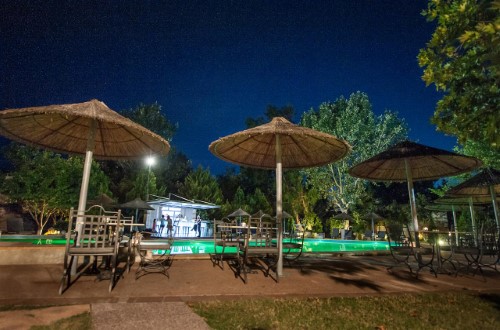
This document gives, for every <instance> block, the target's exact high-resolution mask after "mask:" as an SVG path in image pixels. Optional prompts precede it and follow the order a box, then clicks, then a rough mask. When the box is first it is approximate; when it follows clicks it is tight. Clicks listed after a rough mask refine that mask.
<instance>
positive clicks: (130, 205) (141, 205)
mask: <svg viewBox="0 0 500 330" xmlns="http://www.w3.org/2000/svg"><path fill="white" fill-rule="evenodd" d="M119 207H120V208H122V209H131V210H135V220H136V221H138V220H139V210H154V208H152V207H151V206H150V205H149V204H148V203H147V202H145V201H143V200H142V199H141V198H140V197H137V198H136V199H133V200H131V201H129V202H126V203H123V204H120V205H119Z"/></svg>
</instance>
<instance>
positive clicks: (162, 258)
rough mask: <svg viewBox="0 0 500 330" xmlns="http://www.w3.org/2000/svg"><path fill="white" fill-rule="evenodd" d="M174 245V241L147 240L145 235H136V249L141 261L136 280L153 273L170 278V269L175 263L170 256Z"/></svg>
mask: <svg viewBox="0 0 500 330" xmlns="http://www.w3.org/2000/svg"><path fill="white" fill-rule="evenodd" d="M172 244H173V242H172V240H168V241H165V240H161V239H146V238H145V236H144V234H143V233H138V234H136V238H135V249H136V251H137V254H138V255H139V257H140V259H141V260H140V262H139V266H138V267H137V270H136V272H135V279H136V280H137V279H139V278H140V277H142V276H144V275H147V274H151V273H159V274H162V275H165V276H166V277H167V278H170V274H169V273H168V269H169V268H170V266H171V265H172V261H173V257H172V255H171V254H170V252H171V246H172Z"/></svg>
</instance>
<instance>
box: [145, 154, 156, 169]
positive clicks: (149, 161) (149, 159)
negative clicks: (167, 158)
mask: <svg viewBox="0 0 500 330" xmlns="http://www.w3.org/2000/svg"><path fill="white" fill-rule="evenodd" d="M155 163H156V160H155V158H154V157H153V156H149V157H147V158H146V165H148V167H149V168H151V166H153V165H154V164H155Z"/></svg>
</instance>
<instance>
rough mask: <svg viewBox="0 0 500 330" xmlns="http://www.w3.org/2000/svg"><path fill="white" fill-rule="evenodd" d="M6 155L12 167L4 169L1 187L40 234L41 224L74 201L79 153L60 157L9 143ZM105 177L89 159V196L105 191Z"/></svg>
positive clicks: (80, 166) (80, 168)
mask: <svg viewBox="0 0 500 330" xmlns="http://www.w3.org/2000/svg"><path fill="white" fill-rule="evenodd" d="M6 156H7V159H8V160H9V161H11V162H12V163H13V165H14V168H15V170H14V171H13V172H10V173H8V177H7V178H6V179H5V180H4V182H3V185H2V187H1V188H2V191H3V192H4V193H6V194H7V195H9V196H10V198H11V199H13V200H15V201H17V202H18V203H19V204H20V205H21V206H22V207H23V209H24V211H25V212H27V213H29V214H30V215H31V217H32V218H33V220H34V222H35V223H36V225H37V228H38V234H42V232H43V229H44V228H45V226H46V225H47V224H48V223H50V222H51V221H54V220H55V218H56V217H57V216H60V215H64V214H65V213H66V212H67V209H69V208H70V207H72V206H75V205H77V204H78V198H79V194H80V186H81V180H82V172H83V160H82V158H81V157H69V158H63V157H62V156H61V155H59V154H54V153H52V152H49V151H40V150H37V149H34V148H32V147H27V146H22V145H19V144H14V143H13V144H11V147H10V149H9V150H8V152H7V155H6ZM108 184H109V180H108V178H107V176H106V175H105V174H104V173H103V172H102V170H101V169H100V168H99V165H98V164H97V163H96V162H92V169H91V175H90V181H89V189H88V196H89V199H91V198H93V197H95V196H97V195H98V194H101V193H107V194H109V190H108Z"/></svg>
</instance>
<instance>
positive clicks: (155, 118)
mask: <svg viewBox="0 0 500 330" xmlns="http://www.w3.org/2000/svg"><path fill="white" fill-rule="evenodd" d="M122 113H123V115H124V116H125V117H127V118H130V119H131V120H133V121H134V122H136V123H138V124H139V125H142V126H144V127H146V128H147V129H149V130H150V131H152V132H154V133H156V134H158V135H159V136H161V137H163V138H164V139H166V140H167V141H169V142H170V141H171V140H172V137H173V136H174V134H175V132H176V131H177V128H178V126H179V125H178V124H172V123H171V122H170V121H169V120H168V118H167V117H166V116H165V115H164V114H163V113H162V110H161V105H159V104H158V102H155V103H153V104H142V103H140V104H139V105H138V106H137V107H135V108H134V109H128V110H124V111H122Z"/></svg>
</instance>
